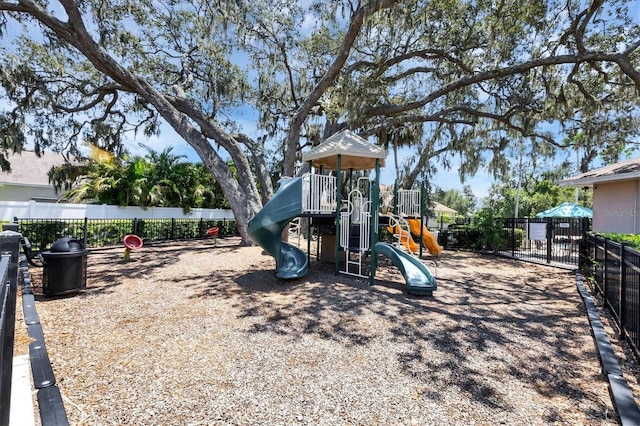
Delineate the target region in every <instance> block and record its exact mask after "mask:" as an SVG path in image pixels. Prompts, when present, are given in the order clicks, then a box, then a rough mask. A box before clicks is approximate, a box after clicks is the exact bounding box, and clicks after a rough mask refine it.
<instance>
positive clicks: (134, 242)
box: [122, 234, 143, 262]
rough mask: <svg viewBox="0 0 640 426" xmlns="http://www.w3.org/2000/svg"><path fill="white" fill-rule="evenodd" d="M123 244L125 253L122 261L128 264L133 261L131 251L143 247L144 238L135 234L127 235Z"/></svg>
mask: <svg viewBox="0 0 640 426" xmlns="http://www.w3.org/2000/svg"><path fill="white" fill-rule="evenodd" d="M122 243H123V244H124V253H123V255H122V260H123V261H125V262H128V261H129V260H131V251H132V250H137V249H139V248H141V247H142V245H143V243H142V238H140V237H139V236H137V235H135V234H128V235H125V236H124V238H123V239H122Z"/></svg>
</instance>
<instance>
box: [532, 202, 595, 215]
mask: <svg viewBox="0 0 640 426" xmlns="http://www.w3.org/2000/svg"><path fill="white" fill-rule="evenodd" d="M536 217H593V210H591V209H589V208H587V207H582V206H579V205H577V204H573V203H568V202H565V203H562V204H560V205H558V206H556V207H552V208H550V209H548V210H545V211H543V212H540V213H538V214H537V215H536Z"/></svg>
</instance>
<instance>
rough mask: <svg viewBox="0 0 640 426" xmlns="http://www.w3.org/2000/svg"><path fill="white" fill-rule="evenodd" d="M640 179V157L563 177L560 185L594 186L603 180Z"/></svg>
mask: <svg viewBox="0 0 640 426" xmlns="http://www.w3.org/2000/svg"><path fill="white" fill-rule="evenodd" d="M629 179H640V157H638V158H631V159H629V160H625V161H621V162H619V163H615V164H610V165H608V166H605V167H600V168H599V169H595V170H591V171H589V172H586V173H581V174H579V175H575V176H572V177H570V178H567V179H563V180H561V181H560V182H558V183H559V184H560V186H592V185H595V184H597V183H602V182H616V181H621V180H629Z"/></svg>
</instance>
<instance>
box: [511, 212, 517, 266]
mask: <svg viewBox="0 0 640 426" xmlns="http://www.w3.org/2000/svg"><path fill="white" fill-rule="evenodd" d="M516 220H518V218H515V217H514V218H513V219H512V220H511V257H515V256H516Z"/></svg>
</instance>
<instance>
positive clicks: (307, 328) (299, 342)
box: [32, 239, 635, 425]
mask: <svg viewBox="0 0 640 426" xmlns="http://www.w3.org/2000/svg"><path fill="white" fill-rule="evenodd" d="M236 243H237V241H236V240H231V239H226V240H219V244H218V246H216V247H214V246H212V244H211V242H210V241H204V242H203V241H200V242H190V243H179V244H173V245H166V246H153V247H145V248H144V249H143V250H141V251H136V252H134V253H132V256H131V257H132V259H133V261H132V262H128V263H123V262H121V261H120V258H121V256H122V250H121V249H112V250H104V251H97V252H93V253H91V254H90V256H89V262H88V263H89V270H88V278H87V290H86V291H85V292H83V293H81V294H79V295H77V296H74V297H67V298H59V299H51V298H47V299H45V298H43V297H39V300H38V303H37V310H38V313H39V314H40V317H41V322H42V325H43V328H44V331H45V339H46V342H47V347H48V350H49V354H50V357H51V359H52V362H53V365H54V370H55V373H56V377H57V379H58V381H59V385H60V389H61V391H62V393H63V397H64V399H65V407H66V409H67V412H68V415H69V418H70V420H71V423H72V424H292V423H298V424H327V425H333V424H367V425H372V424H380V425H382V424H421V425H422V424H461V425H462V424H473V423H475V424H480V425H489V424H532V425H538V424H540V425H542V424H571V425H575V424H616V423H617V419H616V416H615V414H614V412H613V407H612V404H611V400H610V398H609V395H608V391H607V385H606V382H605V380H604V379H603V378H602V377H601V375H600V367H599V363H598V360H597V356H596V352H595V346H594V343H593V339H592V337H591V334H590V329H589V323H588V320H587V317H586V315H585V311H584V307H583V305H582V301H581V299H580V297H579V296H578V293H577V290H576V287H575V277H574V276H573V275H572V274H570V273H568V272H566V271H562V270H557V269H554V268H549V267H545V266H539V265H531V264H526V263H522V262H517V261H514V260H508V259H502V258H493V257H490V256H479V255H475V254H469V253H450V252H446V253H444V254H443V256H442V257H441V258H440V259H438V260H437V278H438V289H437V290H436V291H435V292H434V295H433V296H432V297H416V296H408V295H407V294H406V292H405V291H404V285H403V281H402V277H401V275H400V274H399V273H398V272H397V270H396V269H395V268H393V267H392V266H389V265H387V263H386V262H384V261H383V262H381V264H382V267H381V269H380V271H379V274H378V275H379V280H378V281H377V285H376V286H374V287H369V285H368V280H365V279H358V278H353V277H349V276H343V275H340V276H335V275H334V274H333V265H332V264H325V263H320V262H312V266H311V270H310V273H309V275H308V276H307V277H305V278H304V279H301V280H295V281H289V282H285V281H280V280H277V279H276V278H275V277H274V273H273V270H274V261H273V259H272V258H270V257H268V256H264V255H262V250H261V249H260V248H259V247H238V246H237V245H235V244H236ZM38 272H39V271H38V270H34V269H33V268H32V274H33V281H34V283H35V284H36V285H38V283H39V279H40V278H39V274H38ZM613 340H614V343H616V342H615V339H613ZM620 354H621V356H624V355H623V354H622V352H620ZM627 380H630V378H629V377H627ZM630 381H631V380H630ZM631 384H632V385H633V386H635V379H634V380H633V382H632V383H631Z"/></svg>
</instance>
